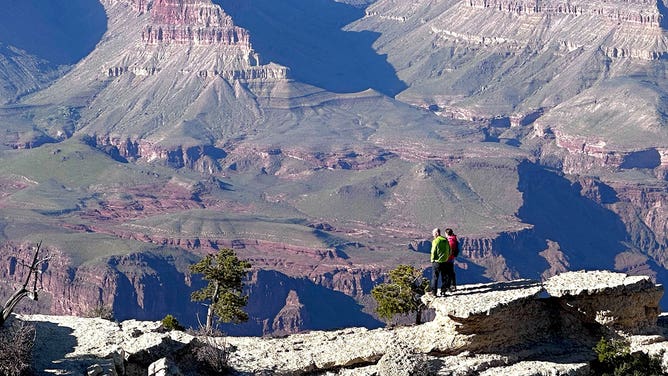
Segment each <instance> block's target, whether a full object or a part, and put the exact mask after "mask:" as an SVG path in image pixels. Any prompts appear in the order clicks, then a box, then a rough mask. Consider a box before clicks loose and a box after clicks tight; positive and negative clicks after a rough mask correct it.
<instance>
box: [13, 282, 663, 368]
mask: <svg viewBox="0 0 668 376" xmlns="http://www.w3.org/2000/svg"><path fill="white" fill-rule="evenodd" d="M662 295H663V287H662V286H659V285H655V284H653V283H652V282H651V280H650V279H649V277H643V276H638V277H632V276H627V275H625V274H620V273H612V272H601V271H595V272H568V273H564V274H561V275H557V276H555V277H553V278H551V279H549V280H548V281H546V282H544V283H540V282H535V281H529V280H518V281H511V282H500V283H487V284H477V285H465V286H461V287H460V288H459V289H458V290H457V291H456V292H454V293H452V294H450V295H449V296H446V297H444V298H442V297H439V298H434V297H430V296H425V297H424V298H423V301H424V303H425V304H426V305H427V306H428V307H429V308H430V309H433V310H434V312H435V318H434V320H433V321H431V322H428V323H425V324H422V325H416V326H409V327H395V328H383V329H375V330H367V329H364V328H349V329H342V330H338V331H328V332H323V331H319V332H310V333H303V334H294V335H290V336H287V337H284V338H250V337H225V338H218V339H217V342H211V341H209V343H216V344H218V346H221V347H223V346H224V347H226V348H228V349H229V350H230V353H229V355H230V357H229V365H230V366H231V367H232V369H233V373H234V374H238V375H262V374H285V375H287V374H290V375H299V374H323V375H325V374H326V375H420V374H424V375H427V374H439V375H470V374H476V375H498V374H503V375H546V374H550V375H584V374H586V373H587V372H588V371H589V367H588V361H589V360H591V359H592V358H593V356H594V352H593V351H592V347H593V346H594V344H595V343H596V341H598V339H600V338H601V336H616V337H619V336H621V337H625V338H626V339H628V340H629V341H630V342H631V344H632V350H633V351H645V352H648V353H651V354H656V353H659V352H660V351H661V349H666V348H668V329H667V328H666V327H665V326H662V325H661V324H660V323H661V322H663V321H665V320H659V316H660V315H659V306H658V304H659V299H660V298H661V296H662ZM19 319H21V320H25V321H30V322H33V323H34V325H36V327H37V342H38V343H37V346H36V351H35V367H36V368H37V370H38V373H39V374H54V373H55V374H65V373H66V374H69V375H77V374H88V375H101V374H124V375H146V374H147V373H148V374H149V375H177V374H178V375H181V374H188V373H190V372H191V371H189V370H192V363H191V362H192V356H190V357H188V355H187V354H191V353H192V352H193V349H195V348H197V346H199V345H198V344H201V343H202V341H205V340H206V339H202V338H196V337H193V336H191V335H188V334H185V333H183V332H174V331H172V332H169V331H165V330H164V329H163V328H161V325H160V323H153V322H139V321H132V320H131V321H125V322H122V323H113V322H110V321H105V320H101V319H81V318H74V317H65V316H38V315H33V316H20V317H19ZM663 365H664V368H668V354H664V355H663Z"/></svg>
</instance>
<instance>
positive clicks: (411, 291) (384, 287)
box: [371, 265, 429, 324]
mask: <svg viewBox="0 0 668 376" xmlns="http://www.w3.org/2000/svg"><path fill="white" fill-rule="evenodd" d="M428 285H429V281H428V280H427V279H426V278H425V277H424V276H423V275H422V272H421V271H420V270H417V269H416V268H415V267H413V266H411V265H399V266H397V267H396V268H395V269H393V270H391V271H390V273H389V282H387V283H383V284H380V285H378V286H376V287H374V288H373V289H372V290H371V295H372V296H373V298H374V299H375V300H376V303H377V305H378V306H377V308H376V312H377V313H378V316H380V317H381V318H382V319H385V320H391V319H392V318H393V317H394V316H396V315H400V314H409V313H413V312H415V323H416V324H420V323H421V322H422V310H423V309H424V306H423V304H422V301H421V300H420V298H421V297H422V295H424V293H425V291H426V288H427V286H428Z"/></svg>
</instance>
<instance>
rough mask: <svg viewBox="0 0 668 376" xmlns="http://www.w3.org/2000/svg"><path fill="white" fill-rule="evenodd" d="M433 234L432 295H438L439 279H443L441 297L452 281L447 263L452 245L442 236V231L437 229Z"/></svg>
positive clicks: (431, 259)
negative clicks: (447, 269)
mask: <svg viewBox="0 0 668 376" xmlns="http://www.w3.org/2000/svg"><path fill="white" fill-rule="evenodd" d="M431 234H432V235H433V236H434V240H432V242H431V257H430V261H431V269H432V274H431V291H430V293H431V294H432V295H436V294H437V293H438V289H437V288H438V277H439V276H440V277H441V296H445V291H446V290H447V289H448V288H449V287H450V281H449V278H448V274H447V271H446V263H447V261H448V259H449V258H450V253H451V252H450V243H449V242H448V239H446V238H444V237H442V236H441V229H439V228H435V229H434V230H433V231H432V232H431Z"/></svg>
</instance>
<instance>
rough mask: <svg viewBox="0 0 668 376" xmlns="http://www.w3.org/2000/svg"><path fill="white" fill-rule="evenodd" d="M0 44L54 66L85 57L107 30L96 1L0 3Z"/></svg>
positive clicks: (105, 20)
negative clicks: (14, 48)
mask: <svg viewBox="0 0 668 376" xmlns="http://www.w3.org/2000/svg"><path fill="white" fill-rule="evenodd" d="M0 4H2V10H3V11H2V12H0V44H6V45H11V46H14V47H18V48H20V49H22V50H25V51H27V52H28V53H30V54H32V55H35V56H37V57H39V58H42V59H45V60H48V61H49V62H51V63H53V64H55V65H62V64H65V65H69V64H74V63H76V62H78V61H79V60H81V59H83V58H84V57H85V56H86V55H88V54H89V53H90V52H91V51H93V49H94V48H95V45H96V44H97V43H98V42H99V41H100V38H101V37H102V34H104V32H105V31H106V29H107V16H106V13H105V11H104V7H103V6H102V4H101V3H100V2H99V1H90V0H21V1H7V0H0Z"/></svg>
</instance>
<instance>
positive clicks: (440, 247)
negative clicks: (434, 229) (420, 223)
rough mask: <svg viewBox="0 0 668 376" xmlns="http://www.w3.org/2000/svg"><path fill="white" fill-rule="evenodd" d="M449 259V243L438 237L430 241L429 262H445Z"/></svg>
mask: <svg viewBox="0 0 668 376" xmlns="http://www.w3.org/2000/svg"><path fill="white" fill-rule="evenodd" d="M448 258H450V243H449V242H448V239H446V238H444V237H442V236H440V235H439V236H438V237H437V238H436V239H434V240H432V241H431V262H446V261H448Z"/></svg>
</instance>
